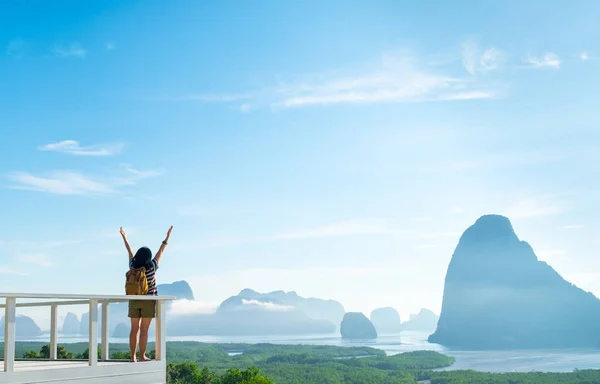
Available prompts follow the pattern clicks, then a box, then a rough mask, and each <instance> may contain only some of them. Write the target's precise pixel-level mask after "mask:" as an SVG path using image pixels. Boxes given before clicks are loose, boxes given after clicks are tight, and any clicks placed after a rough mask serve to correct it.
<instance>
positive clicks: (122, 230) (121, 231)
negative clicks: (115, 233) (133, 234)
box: [119, 227, 125, 237]
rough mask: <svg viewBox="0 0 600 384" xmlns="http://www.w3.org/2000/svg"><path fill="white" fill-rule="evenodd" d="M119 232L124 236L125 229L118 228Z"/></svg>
mask: <svg viewBox="0 0 600 384" xmlns="http://www.w3.org/2000/svg"><path fill="white" fill-rule="evenodd" d="M119 233H120V234H121V236H123V237H125V230H124V229H123V227H121V228H120V229H119Z"/></svg>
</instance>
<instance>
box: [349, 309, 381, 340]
mask: <svg viewBox="0 0 600 384" xmlns="http://www.w3.org/2000/svg"><path fill="white" fill-rule="evenodd" d="M340 333H341V335H342V339H350V340H367V339H369V340H370V339H376V338H377V331H376V330H375V327H374V326H373V323H371V320H369V319H368V318H367V316H365V315H364V314H363V313H361V312H348V313H346V314H345V315H344V318H343V319H342V323H341V324H340Z"/></svg>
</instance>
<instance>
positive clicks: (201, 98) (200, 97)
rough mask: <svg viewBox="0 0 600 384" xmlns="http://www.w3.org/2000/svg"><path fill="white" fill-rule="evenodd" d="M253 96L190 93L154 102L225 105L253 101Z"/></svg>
mask: <svg viewBox="0 0 600 384" xmlns="http://www.w3.org/2000/svg"><path fill="white" fill-rule="evenodd" d="M252 97H253V95H252V94H249V93H231V94H200V93H190V94H186V95H181V96H162V97H156V98H154V100H161V101H198V102H204V103H224V102H230V101H239V100H246V99H251V98H252Z"/></svg>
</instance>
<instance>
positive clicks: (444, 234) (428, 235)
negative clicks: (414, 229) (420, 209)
mask: <svg viewBox="0 0 600 384" xmlns="http://www.w3.org/2000/svg"><path fill="white" fill-rule="evenodd" d="M461 234H462V233H461V232H436V233H426V234H424V235H422V236H421V238H422V239H441V238H444V237H456V238H458V237H459V236H460V235H461Z"/></svg>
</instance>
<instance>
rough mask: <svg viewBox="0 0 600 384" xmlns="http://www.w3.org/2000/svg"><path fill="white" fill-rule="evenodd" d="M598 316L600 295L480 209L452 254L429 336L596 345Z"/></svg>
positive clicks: (480, 343) (487, 343)
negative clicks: (573, 279) (572, 279)
mask: <svg viewBox="0 0 600 384" xmlns="http://www.w3.org/2000/svg"><path fill="white" fill-rule="evenodd" d="M598 319H600V300H598V299H597V298H596V297H595V296H594V295H592V294H591V293H589V292H585V291H583V290H582V289H580V288H578V287H576V286H575V285H573V284H571V283H569V282H568V281H566V280H564V279H563V278H562V277H561V276H560V275H559V274H558V273H557V272H556V271H555V270H554V269H552V267H550V266H549V265H548V264H546V263H545V262H543V261H539V260H538V259H537V257H536V255H535V253H534V251H533V249H532V247H531V246H530V245H529V244H528V243H527V242H525V241H521V240H519V238H518V237H517V235H516V234H515V232H514V230H513V227H512V224H511V222H510V221H509V219H508V218H506V217H503V216H499V215H485V216H482V217H481V218H479V219H478V220H477V221H476V222H475V223H474V224H473V225H472V226H471V227H469V228H468V229H467V230H466V231H465V232H464V233H463V235H462V236H461V238H460V241H459V243H458V246H457V247H456V249H455V251H454V254H453V255H452V259H451V261H450V264H449V266H448V271H447V274H446V279H445V286H444V296H443V304H442V311H441V314H440V319H439V322H438V326H437V329H436V331H435V333H433V334H432V335H430V336H429V341H430V342H434V343H439V344H443V345H446V346H451V347H455V348H481V349H501V348H562V347H596V346H598V345H599V342H600V322H599V321H598Z"/></svg>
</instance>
